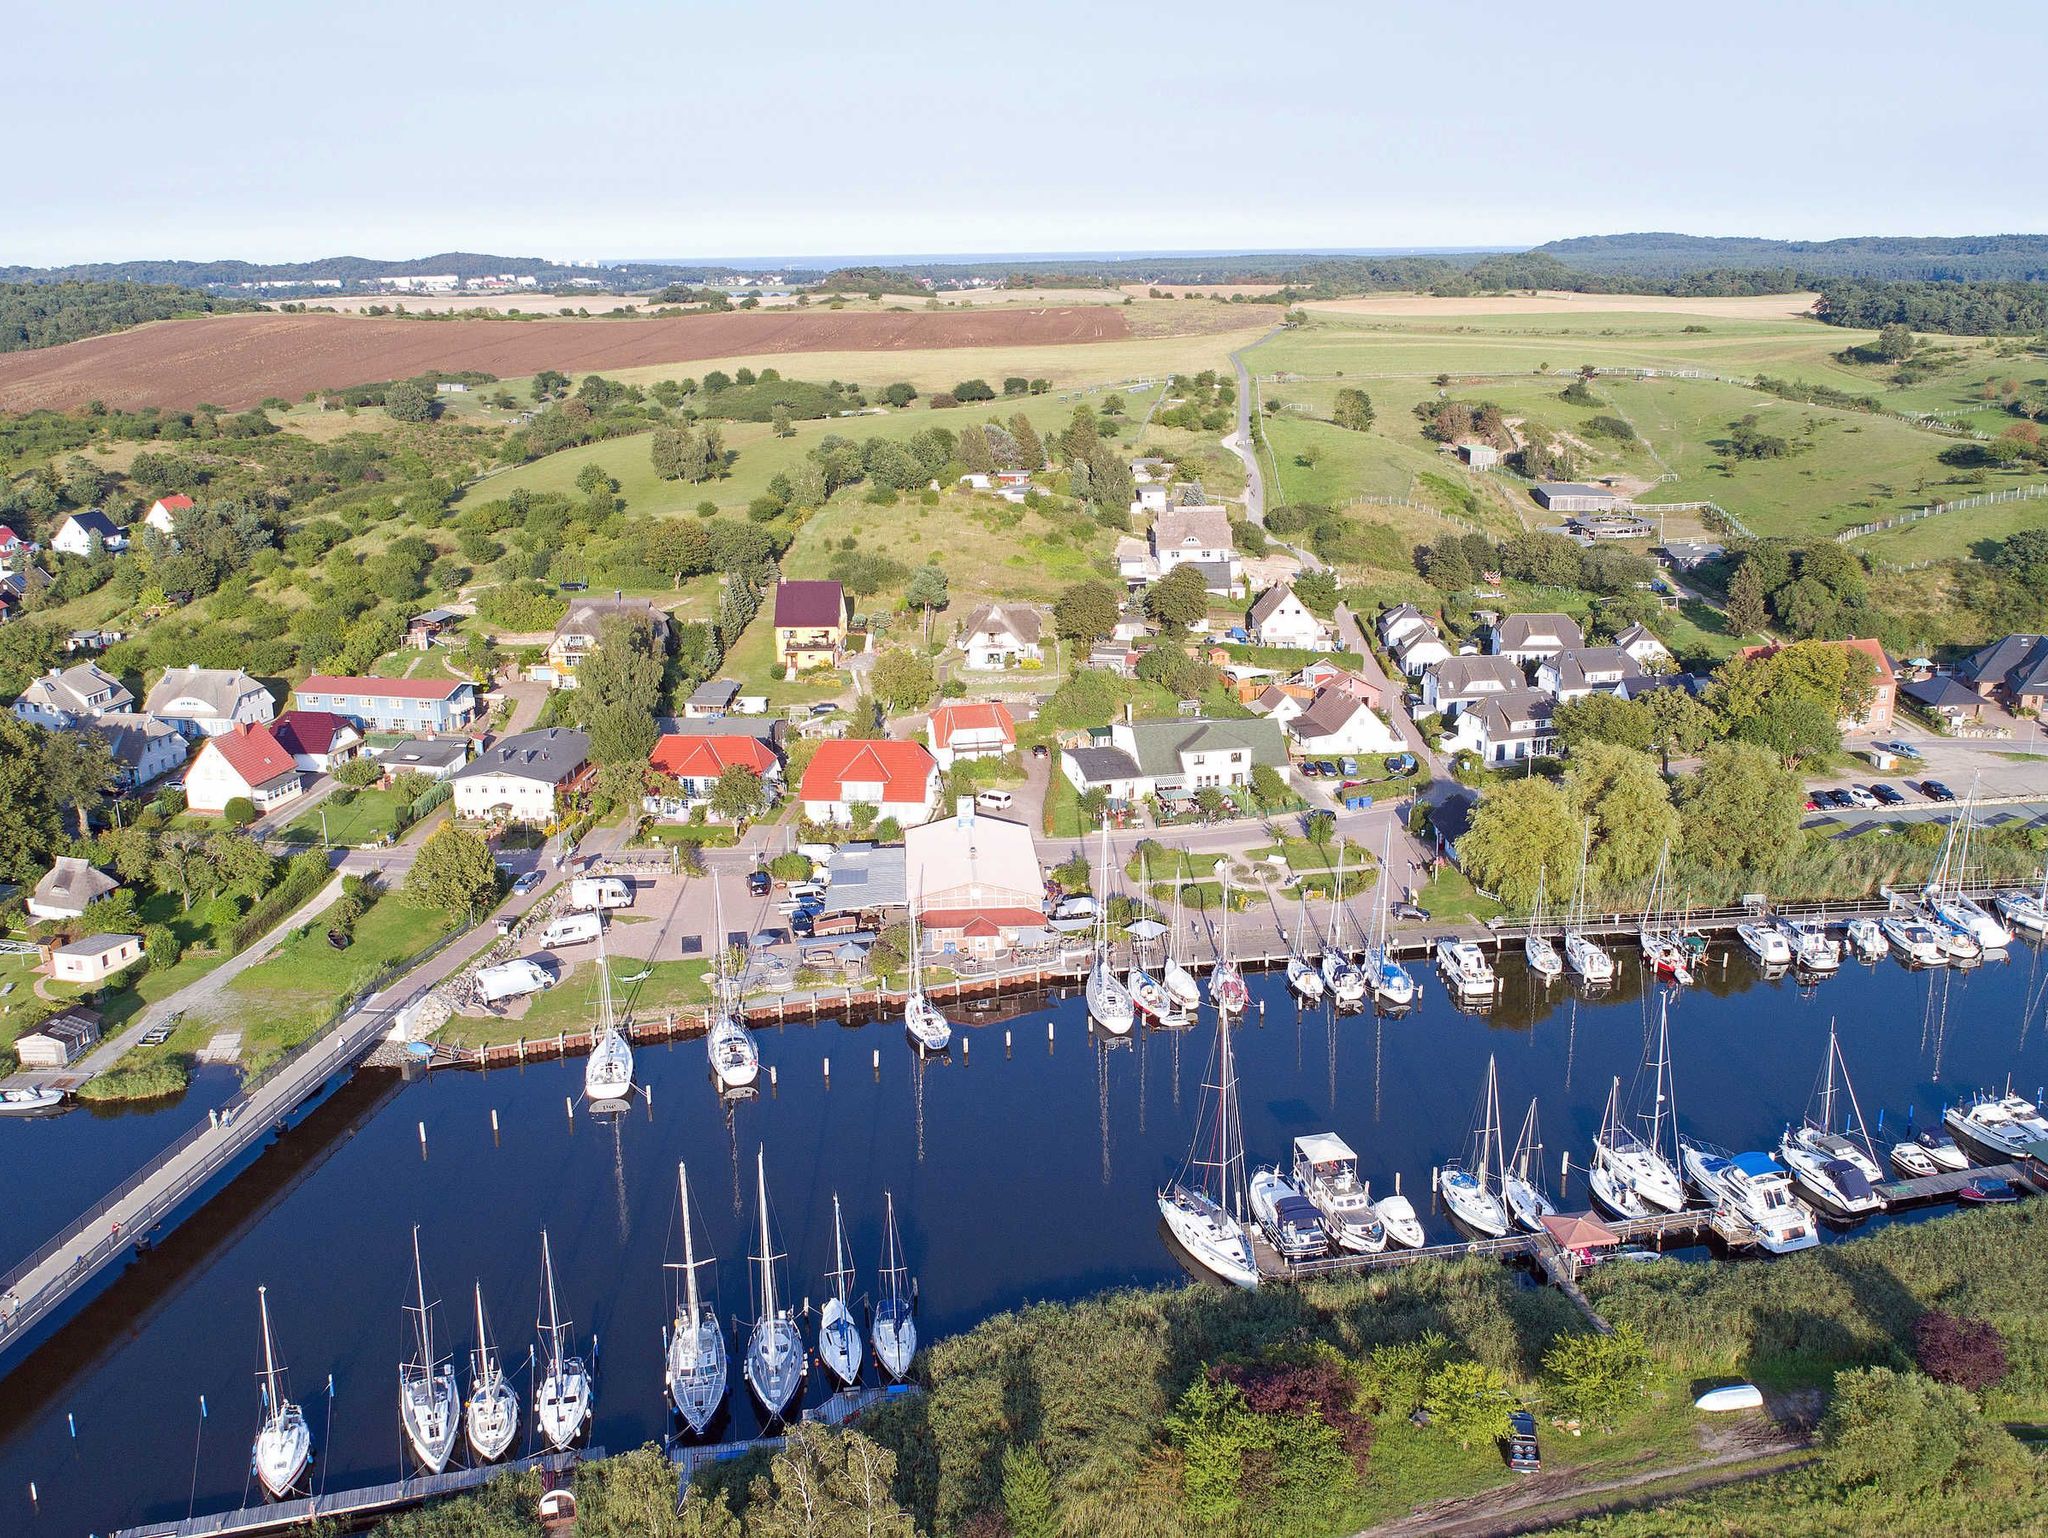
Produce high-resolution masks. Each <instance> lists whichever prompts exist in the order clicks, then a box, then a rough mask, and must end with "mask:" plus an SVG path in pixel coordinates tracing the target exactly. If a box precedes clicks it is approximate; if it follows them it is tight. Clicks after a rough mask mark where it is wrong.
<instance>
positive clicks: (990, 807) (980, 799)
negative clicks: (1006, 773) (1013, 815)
mask: <svg viewBox="0 0 2048 1538" xmlns="http://www.w3.org/2000/svg"><path fill="white" fill-rule="evenodd" d="M1016 799H1017V798H1016V797H1015V796H1013V795H1011V794H1010V793H1009V792H1008V791H1007V790H985V791H983V792H982V793H981V794H980V795H978V796H976V797H975V798H974V804H975V805H976V806H978V807H980V808H981V809H982V810H983V811H984V812H1007V811H1008V810H1009V809H1010V806H1011V804H1012V803H1013V802H1015V801H1016Z"/></svg>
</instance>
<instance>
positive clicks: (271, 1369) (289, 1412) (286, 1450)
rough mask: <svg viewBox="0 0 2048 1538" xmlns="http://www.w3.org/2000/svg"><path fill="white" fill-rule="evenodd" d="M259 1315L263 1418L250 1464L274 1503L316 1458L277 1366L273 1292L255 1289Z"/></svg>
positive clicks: (302, 1417)
mask: <svg viewBox="0 0 2048 1538" xmlns="http://www.w3.org/2000/svg"><path fill="white" fill-rule="evenodd" d="M256 1308H257V1312H258V1313H260V1314H261V1315H262V1317H263V1419H262V1421H261V1423H260V1424H259V1425H258V1427H257V1430H256V1444H255V1446H254V1447H253V1448H252V1449H251V1450H250V1462H251V1465H252V1466H253V1467H254V1469H255V1471H256V1477H257V1478H258V1479H259V1480H261V1481H262V1482H263V1488H264V1489H266V1490H268V1491H269V1492H270V1496H271V1499H272V1500H279V1501H281V1500H283V1499H284V1498H285V1497H286V1496H287V1495H289V1494H291V1492H292V1487H293V1486H294V1485H296V1484H297V1483H298V1482H299V1476H300V1475H302V1474H304V1473H305V1472H306V1465H307V1464H308V1463H310V1462H311V1461H312V1458H313V1433H312V1432H310V1431H308V1430H307V1429H306V1417H305V1414H304V1412H303V1411H301V1410H300V1409H299V1407H298V1405H297V1404H295V1403H293V1402H292V1401H291V1400H289V1399H287V1398H285V1397H284V1371H283V1369H282V1368H280V1367H279V1366H278V1365H277V1352H276V1348H275V1347H274V1346H273V1345H272V1344H271V1339H270V1289H269V1288H267V1287H258V1288H257V1289H256Z"/></svg>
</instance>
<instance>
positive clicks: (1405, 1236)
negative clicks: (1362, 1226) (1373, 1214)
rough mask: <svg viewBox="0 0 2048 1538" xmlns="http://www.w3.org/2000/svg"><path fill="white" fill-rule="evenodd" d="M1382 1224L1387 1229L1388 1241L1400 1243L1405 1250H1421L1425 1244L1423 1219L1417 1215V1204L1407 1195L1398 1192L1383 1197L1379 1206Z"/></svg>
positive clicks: (1392, 1243) (1390, 1243)
mask: <svg viewBox="0 0 2048 1538" xmlns="http://www.w3.org/2000/svg"><path fill="white" fill-rule="evenodd" d="M1377 1210H1378V1212H1379V1216H1380V1226H1381V1227H1383V1228H1385V1229H1386V1231H1387V1243H1388V1244H1389V1245H1390V1246H1392V1245H1398V1246H1399V1247H1401V1248H1402V1249H1405V1250H1419V1249H1421V1248H1422V1246H1423V1233H1422V1220H1421V1219H1420V1218H1418V1217H1417V1216H1416V1215H1415V1204H1414V1203H1413V1202H1411V1201H1409V1200H1408V1198H1407V1197H1405V1196H1402V1195H1400V1194H1399V1193H1396V1194H1395V1195H1393V1196H1386V1197H1382V1198H1381V1199H1380V1201H1379V1203H1378V1208H1377Z"/></svg>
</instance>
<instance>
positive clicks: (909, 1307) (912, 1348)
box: [874, 1191, 917, 1383]
mask: <svg viewBox="0 0 2048 1538" xmlns="http://www.w3.org/2000/svg"><path fill="white" fill-rule="evenodd" d="M882 1208H883V1218H882V1276H881V1282H882V1296H881V1299H880V1301H878V1302H877V1303H876V1304H875V1322H874V1338H875V1360H876V1361H877V1362H879V1363H881V1366H882V1371H883V1372H885V1373H887V1374H888V1375H889V1376H890V1377H891V1378H893V1379H895V1380H896V1381H897V1382H898V1383H901V1382H902V1381H903V1380H904V1379H905V1378H907V1377H909V1376H910V1364H911V1363H912V1362H913V1361H914V1360H916V1358H917V1288H916V1286H915V1284H913V1283H912V1282H911V1280H910V1267H909V1266H908V1265H907V1264H906V1263H905V1262H904V1258H903V1236H902V1235H901V1234H900V1233H898V1232H897V1230H896V1194H895V1193H894V1192H893V1191H884V1192H883V1193H882Z"/></svg>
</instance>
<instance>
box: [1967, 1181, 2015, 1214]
mask: <svg viewBox="0 0 2048 1538" xmlns="http://www.w3.org/2000/svg"><path fill="white" fill-rule="evenodd" d="M2019 1199H2020V1193H2019V1188H2018V1187H2017V1186H2015V1185H2014V1184H2013V1183H2012V1182H2011V1181H2010V1180H2004V1179H2001V1178H2000V1177H1998V1176H1996V1175H1979V1176H1978V1177H1977V1178H1976V1179H1975V1180H1973V1181H1971V1182H1970V1183H1969V1184H1968V1185H1966V1186H1964V1187H1963V1188H1962V1190H1960V1191H1958V1192H1956V1200H1957V1201H1959V1202H1964V1203H1967V1204H1968V1205H1969V1206H1972V1207H1996V1206H2002V1205H2003V1204H2004V1203H2006V1202H2016V1201H2018V1200H2019Z"/></svg>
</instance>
